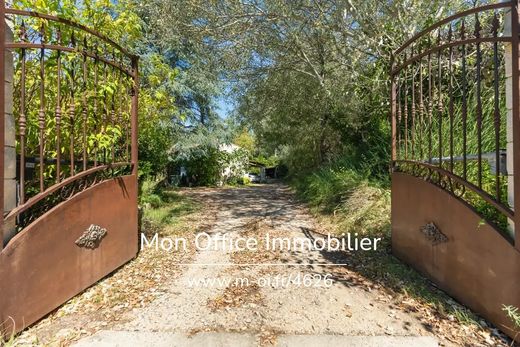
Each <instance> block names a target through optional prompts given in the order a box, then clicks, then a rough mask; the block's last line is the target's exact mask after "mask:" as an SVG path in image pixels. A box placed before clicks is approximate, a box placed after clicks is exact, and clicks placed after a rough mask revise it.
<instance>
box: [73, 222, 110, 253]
mask: <svg viewBox="0 0 520 347" xmlns="http://www.w3.org/2000/svg"><path fill="white" fill-rule="evenodd" d="M106 234H107V229H105V228H102V227H100V226H99V225H95V224H91V225H90V226H89V227H88V229H87V230H85V232H84V233H83V235H81V237H80V238H79V239H77V240H76V245H78V247H84V248H88V249H95V248H97V247H98V246H99V244H100V243H101V240H102V239H103V238H104V237H105V235H106Z"/></svg>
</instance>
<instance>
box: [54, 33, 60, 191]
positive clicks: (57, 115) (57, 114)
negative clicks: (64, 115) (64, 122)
mask: <svg viewBox="0 0 520 347" xmlns="http://www.w3.org/2000/svg"><path fill="white" fill-rule="evenodd" d="M58 43H59V44H60V45H61V29H58ZM56 54H57V57H56V69H57V77H56V80H57V82H56V88H57V96H56V116H55V119H56V183H60V178H61V51H56Z"/></svg>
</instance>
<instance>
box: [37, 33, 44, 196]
mask: <svg viewBox="0 0 520 347" xmlns="http://www.w3.org/2000/svg"><path fill="white" fill-rule="evenodd" d="M40 41H41V42H45V24H43V23H42V24H41V28H40ZM38 125H39V129H40V139H39V140H40V141H39V142H40V163H39V168H40V192H43V191H44V190H45V185H44V181H43V179H44V175H43V174H44V164H43V162H44V160H43V159H44V156H45V153H44V149H45V147H44V146H45V48H43V47H42V48H41V49H40V112H39V115H38Z"/></svg>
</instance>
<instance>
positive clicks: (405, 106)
mask: <svg viewBox="0 0 520 347" xmlns="http://www.w3.org/2000/svg"><path fill="white" fill-rule="evenodd" d="M405 59H406V55H405ZM403 83H404V102H403V107H404V110H403V116H404V158H405V159H408V69H405V70H404V82H403Z"/></svg>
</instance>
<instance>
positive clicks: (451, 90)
mask: <svg viewBox="0 0 520 347" xmlns="http://www.w3.org/2000/svg"><path fill="white" fill-rule="evenodd" d="M452 34H453V33H452V27H451V25H450V27H449V29H448V42H450V41H451V40H452ZM448 71H449V73H450V85H449V94H450V101H449V106H448V113H449V117H450V171H451V172H453V118H454V114H453V107H454V105H453V47H450V49H449V62H448Z"/></svg>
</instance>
